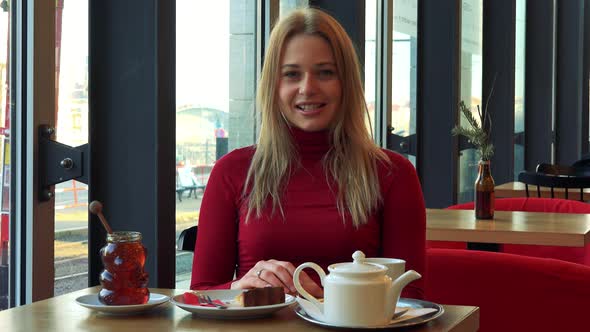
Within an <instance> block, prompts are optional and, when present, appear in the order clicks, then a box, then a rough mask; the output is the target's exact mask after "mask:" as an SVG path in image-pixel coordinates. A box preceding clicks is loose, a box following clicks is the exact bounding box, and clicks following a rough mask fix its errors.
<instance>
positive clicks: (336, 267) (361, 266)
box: [328, 250, 387, 274]
mask: <svg viewBox="0 0 590 332" xmlns="http://www.w3.org/2000/svg"><path fill="white" fill-rule="evenodd" d="M352 259H353V262H352V263H337V264H332V265H330V266H328V270H329V271H330V272H335V273H337V274H338V273H346V274H348V273H352V274H374V273H385V271H386V270H387V268H386V267H385V266H383V265H379V264H373V263H367V262H366V261H365V254H364V253H363V252H362V251H360V250H357V251H355V252H354V254H352Z"/></svg>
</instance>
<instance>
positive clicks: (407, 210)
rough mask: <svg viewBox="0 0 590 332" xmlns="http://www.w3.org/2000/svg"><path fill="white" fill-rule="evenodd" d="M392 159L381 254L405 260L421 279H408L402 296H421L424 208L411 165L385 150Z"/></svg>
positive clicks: (424, 269)
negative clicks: (409, 281)
mask: <svg viewBox="0 0 590 332" xmlns="http://www.w3.org/2000/svg"><path fill="white" fill-rule="evenodd" d="M388 155H390V158H391V160H392V162H393V166H392V169H391V173H392V174H391V176H390V177H389V179H391V183H389V188H386V192H384V197H383V204H384V205H383V215H382V218H383V219H382V222H383V224H382V242H381V243H382V255H383V256H384V257H394V258H401V259H404V260H405V261H406V270H415V271H416V272H418V273H420V274H421V275H422V278H421V279H418V280H416V281H413V282H411V283H410V284H408V286H406V287H405V288H404V290H403V292H402V296H403V297H409V298H417V299H422V298H424V278H426V259H425V255H426V250H425V243H426V210H425V207H424V198H423V196H422V189H421V187H420V182H419V180H418V176H417V174H416V170H415V168H414V166H413V165H412V164H411V163H410V162H409V161H408V160H407V159H406V158H404V157H403V156H401V155H398V154H395V153H392V152H388Z"/></svg>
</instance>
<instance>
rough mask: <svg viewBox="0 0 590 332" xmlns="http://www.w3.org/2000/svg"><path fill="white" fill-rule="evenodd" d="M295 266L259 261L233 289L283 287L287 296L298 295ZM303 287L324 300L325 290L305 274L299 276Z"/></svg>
mask: <svg viewBox="0 0 590 332" xmlns="http://www.w3.org/2000/svg"><path fill="white" fill-rule="evenodd" d="M294 272H295V266H293V264H291V263H290V262H284V261H277V260H274V259H271V260H268V261H259V262H258V263H256V265H254V267H253V268H251V269H250V271H248V273H246V274H245V275H244V276H243V277H242V279H240V280H237V281H234V282H233V283H232V284H231V289H248V288H262V287H268V286H275V287H283V290H284V291H285V293H287V294H292V295H293V294H296V293H297V290H296V289H295V285H294V284H293V273H294ZM299 280H300V281H301V286H303V288H304V289H305V290H306V291H308V292H309V293H310V294H311V295H313V296H315V297H318V298H322V297H324V291H323V289H322V288H321V287H320V286H318V284H316V283H315V281H313V280H312V279H311V278H310V277H309V276H308V275H307V273H305V272H303V271H302V272H301V273H300V274H299Z"/></svg>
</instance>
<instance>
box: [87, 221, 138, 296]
mask: <svg viewBox="0 0 590 332" xmlns="http://www.w3.org/2000/svg"><path fill="white" fill-rule="evenodd" d="M146 255H147V250H146V249H145V247H144V246H143V244H142V243H141V233H139V232H113V233H111V234H108V235H107V244H106V245H105V246H104V247H103V248H102V249H101V250H100V256H101V259H102V263H103V266H104V270H103V271H102V273H101V274H100V284H101V286H102V289H101V290H100V293H99V294H98V299H99V300H100V302H102V303H104V304H107V305H130V304H144V303H147V301H148V300H149V297H150V292H149V290H148V288H147V284H148V274H147V273H146V272H145V271H144V264H145V259H146Z"/></svg>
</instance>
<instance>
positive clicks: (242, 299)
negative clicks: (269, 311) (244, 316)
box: [236, 287, 285, 307]
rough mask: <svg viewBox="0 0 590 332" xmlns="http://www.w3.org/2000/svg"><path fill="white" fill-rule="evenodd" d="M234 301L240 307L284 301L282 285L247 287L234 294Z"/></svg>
mask: <svg viewBox="0 0 590 332" xmlns="http://www.w3.org/2000/svg"><path fill="white" fill-rule="evenodd" d="M236 302H237V303H238V304H239V305H240V306H242V307H256V306H261V305H271V304H279V303H285V292H283V287H263V288H253V289H248V290H245V291H243V292H242V293H240V295H238V296H236Z"/></svg>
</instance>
